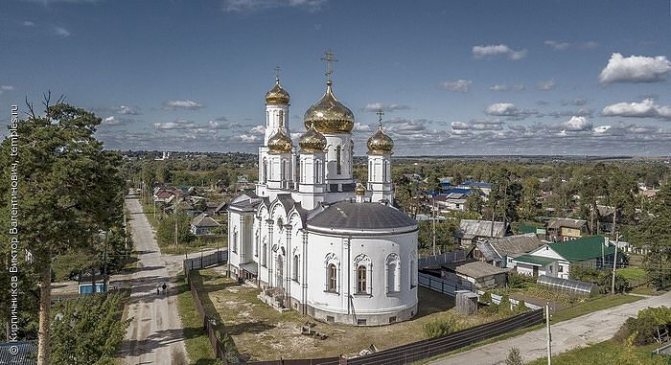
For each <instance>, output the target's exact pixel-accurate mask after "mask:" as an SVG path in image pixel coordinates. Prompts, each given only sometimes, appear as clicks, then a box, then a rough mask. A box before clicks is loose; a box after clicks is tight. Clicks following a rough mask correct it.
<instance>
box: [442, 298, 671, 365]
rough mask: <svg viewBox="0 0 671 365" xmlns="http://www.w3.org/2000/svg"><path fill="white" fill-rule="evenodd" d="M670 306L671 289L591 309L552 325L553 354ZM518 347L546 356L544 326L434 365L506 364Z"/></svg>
mask: <svg viewBox="0 0 671 365" xmlns="http://www.w3.org/2000/svg"><path fill="white" fill-rule="evenodd" d="M663 305H666V306H669V305H671V292H669V293H666V294H664V295H660V296H656V297H650V298H646V299H642V300H639V301H637V302H633V303H629V304H622V305H620V306H617V307H613V308H609V309H604V310H600V311H597V312H592V313H589V314H586V315H583V316H580V317H577V318H574V319H570V320H567V321H563V322H559V323H557V324H555V325H552V327H551V331H552V354H553V355H555V354H559V353H562V352H565V351H569V350H572V349H574V348H576V347H585V346H589V345H590V344H594V343H598V342H603V341H606V340H608V339H610V338H611V337H613V335H614V334H615V332H617V330H618V329H619V328H620V326H622V324H623V323H624V321H625V320H626V319H627V318H629V317H635V316H636V314H637V313H638V311H639V310H641V309H644V308H647V307H660V306H663ZM513 347H517V348H518V349H520V353H521V354H522V357H523V359H524V361H525V362H527V361H532V360H535V359H538V358H541V357H545V356H546V351H547V350H546V338H545V328H543V329H540V330H535V331H531V332H527V333H525V334H523V335H520V336H517V337H513V338H509V339H506V340H502V341H498V342H494V343H491V344H488V345H484V346H480V347H477V348H474V349H472V350H469V351H465V352H462V353H458V354H455V355H452V356H448V357H445V358H442V359H440V360H436V361H432V362H430V363H429V364H432V365H450V364H455V365H456V364H468V365H492V364H503V363H504V361H505V358H506V356H507V355H508V351H509V350H510V349H511V348H513Z"/></svg>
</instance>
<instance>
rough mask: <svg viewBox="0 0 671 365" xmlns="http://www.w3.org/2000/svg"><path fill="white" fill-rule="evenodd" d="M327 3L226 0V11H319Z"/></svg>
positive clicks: (299, 0)
mask: <svg viewBox="0 0 671 365" xmlns="http://www.w3.org/2000/svg"><path fill="white" fill-rule="evenodd" d="M324 4H326V0H224V3H223V6H222V9H223V10H224V11H225V12H252V11H261V10H267V9H274V8H283V7H286V8H296V9H304V10H307V11H317V10H320V9H321V8H322V6H323V5H324Z"/></svg>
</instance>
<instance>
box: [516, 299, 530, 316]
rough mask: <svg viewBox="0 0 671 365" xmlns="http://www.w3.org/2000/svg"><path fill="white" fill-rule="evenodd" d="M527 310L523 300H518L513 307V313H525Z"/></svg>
mask: <svg viewBox="0 0 671 365" xmlns="http://www.w3.org/2000/svg"><path fill="white" fill-rule="evenodd" d="M527 309H528V308H527V304H526V303H525V302H524V301H523V300H520V301H518V302H517V305H516V306H515V313H524V312H526V311H527Z"/></svg>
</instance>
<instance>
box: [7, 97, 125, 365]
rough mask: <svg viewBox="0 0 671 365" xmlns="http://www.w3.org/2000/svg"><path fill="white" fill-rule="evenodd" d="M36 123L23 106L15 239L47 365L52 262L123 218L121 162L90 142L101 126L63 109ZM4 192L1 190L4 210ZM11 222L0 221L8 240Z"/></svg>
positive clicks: (50, 109)
mask: <svg viewBox="0 0 671 365" xmlns="http://www.w3.org/2000/svg"><path fill="white" fill-rule="evenodd" d="M45 107H46V108H45V109H46V110H45V112H46V113H45V115H44V116H38V115H36V114H35V113H34V112H33V111H32V107H31V106H29V109H30V114H29V117H28V118H27V119H26V120H20V121H19V122H18V134H19V145H18V151H19V154H18V156H17V158H18V160H17V162H18V201H19V208H20V209H19V216H18V218H19V219H18V233H19V237H20V240H21V245H22V246H21V248H25V249H27V250H28V251H29V252H30V254H31V256H32V261H31V263H32V266H33V268H34V269H35V272H36V273H37V276H38V282H39V328H38V355H37V356H38V358H37V363H38V365H46V364H51V363H53V362H51V361H50V346H49V337H50V336H49V329H50V318H51V316H50V306H51V262H52V259H53V258H54V257H55V256H57V255H59V254H62V253H64V252H66V251H68V250H70V249H74V248H77V247H86V246H88V245H89V244H90V242H91V239H92V237H94V236H95V235H97V234H99V232H100V231H101V230H108V229H109V227H110V226H112V225H113V223H114V222H115V221H117V219H118V215H119V214H120V213H122V208H119V207H118V202H119V195H120V194H123V188H124V182H123V180H122V179H121V178H120V176H119V174H118V168H117V167H118V164H119V162H120V159H119V158H118V156H117V155H116V154H114V153H111V152H106V151H103V149H102V143H101V142H99V141H97V140H96V139H95V137H94V133H95V130H96V126H97V125H98V124H100V122H101V119H100V118H98V117H96V116H95V115H94V114H92V113H90V112H88V111H85V110H83V109H80V108H76V107H73V106H70V105H67V104H64V103H61V102H59V103H57V104H56V105H49V98H48V97H46V98H45ZM10 149H11V141H10V140H9V139H5V140H4V141H3V142H2V144H0V154H1V155H2V156H3V157H0V167H1V168H0V171H2V172H3V175H5V176H3V178H7V180H9V170H10V167H9V166H8V165H9V164H11V163H12V160H10V159H9V158H8V157H7V156H10ZM8 189H9V186H7V184H2V185H0V199H1V200H0V202H1V203H2V206H3V210H5V209H8V205H9V204H10V201H9V200H8V196H9V190H8ZM8 224H9V222H7V221H6V220H4V219H3V220H2V225H3V226H4V227H2V233H0V234H3V235H5V237H3V238H6V235H7V233H6V232H7V231H8V227H7V225H8Z"/></svg>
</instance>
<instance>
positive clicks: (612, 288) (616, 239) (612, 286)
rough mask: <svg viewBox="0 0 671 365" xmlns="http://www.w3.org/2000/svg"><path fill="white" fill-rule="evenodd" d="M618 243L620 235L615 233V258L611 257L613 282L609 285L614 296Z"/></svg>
mask: <svg viewBox="0 0 671 365" xmlns="http://www.w3.org/2000/svg"><path fill="white" fill-rule="evenodd" d="M619 242H620V234H619V233H615V256H614V257H613V280H612V281H611V284H610V293H611V294H615V269H617V247H618V246H619Z"/></svg>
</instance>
